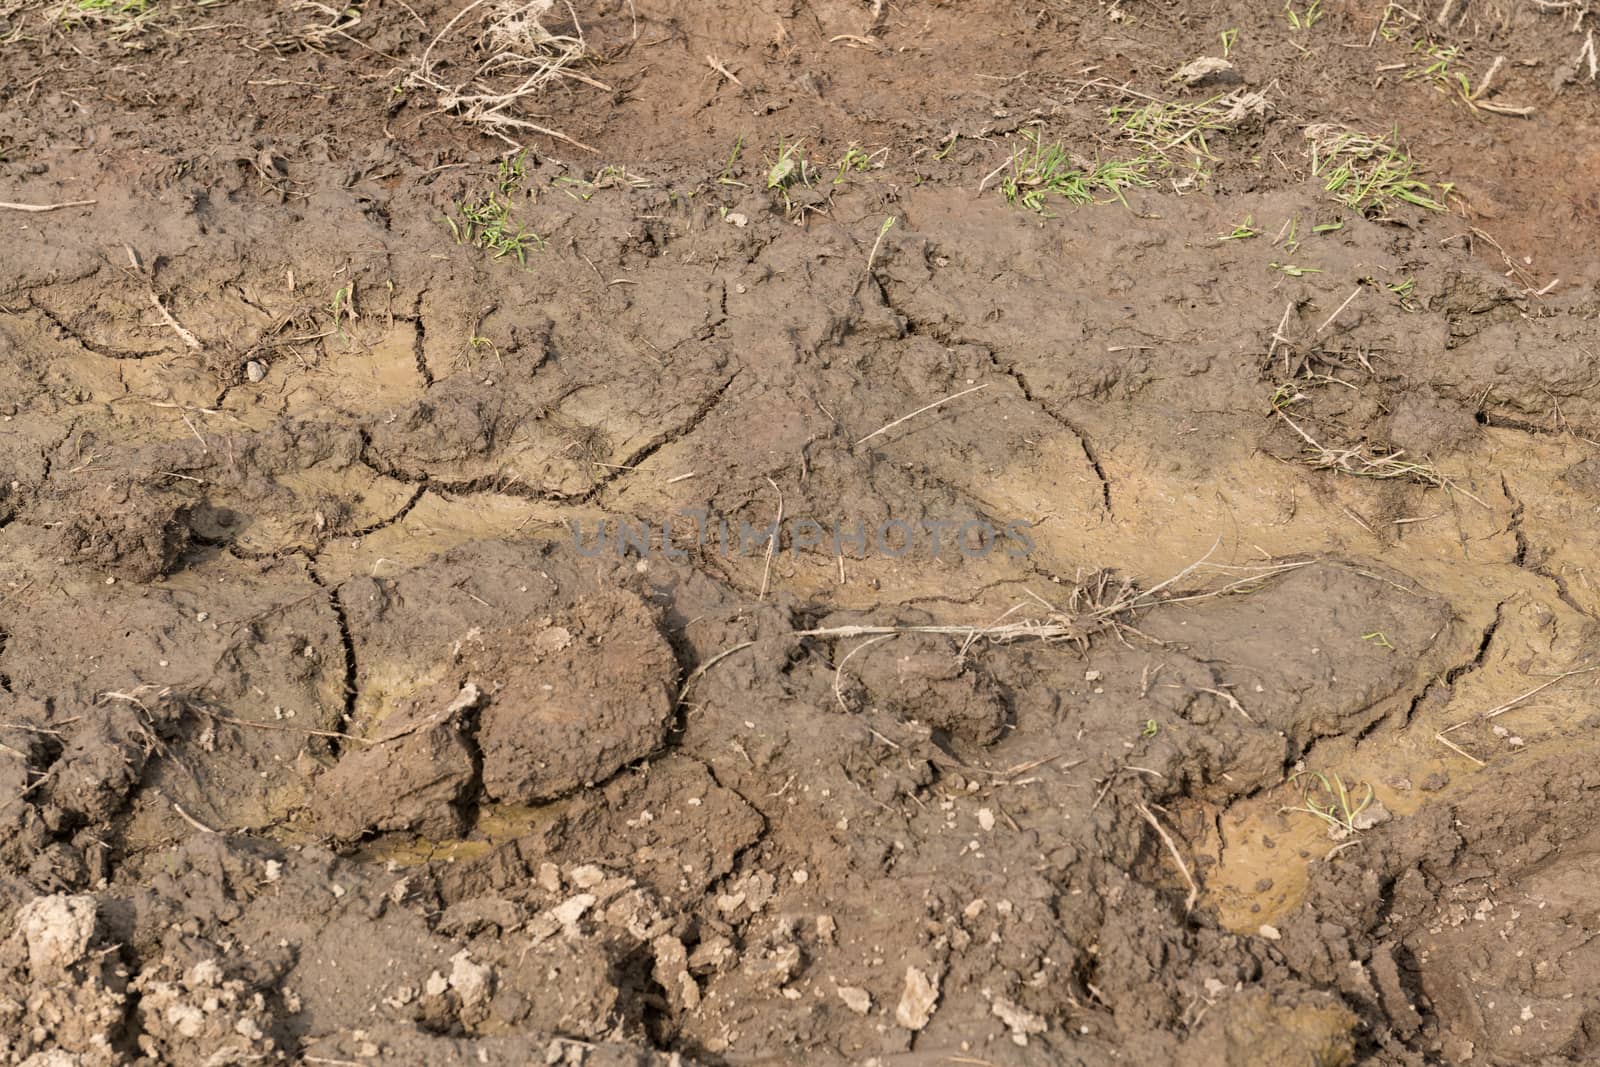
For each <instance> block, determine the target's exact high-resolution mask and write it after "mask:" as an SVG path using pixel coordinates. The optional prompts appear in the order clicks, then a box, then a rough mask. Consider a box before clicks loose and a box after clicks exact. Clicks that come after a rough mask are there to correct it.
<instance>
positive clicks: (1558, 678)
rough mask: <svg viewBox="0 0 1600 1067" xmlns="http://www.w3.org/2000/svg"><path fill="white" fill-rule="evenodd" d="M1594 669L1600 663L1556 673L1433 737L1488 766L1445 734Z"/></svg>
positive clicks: (1596, 669) (1512, 706) (1496, 713)
mask: <svg viewBox="0 0 1600 1067" xmlns="http://www.w3.org/2000/svg"><path fill="white" fill-rule="evenodd" d="M1594 671H1600V663H1595V664H1591V665H1589V666H1587V667H1579V668H1578V669H1577V670H1572V671H1565V672H1563V673H1561V674H1558V675H1556V676H1555V677H1554V678H1551V679H1550V680H1549V681H1547V682H1544V683H1543V684H1541V685H1536V686H1534V687H1533V688H1532V689H1530V690H1528V691H1527V692H1526V693H1523V694H1522V695H1521V696H1519V697H1513V698H1512V699H1510V700H1508V701H1506V702H1505V703H1504V704H1501V705H1500V706H1499V707H1497V708H1492V709H1490V710H1489V711H1486V712H1484V713H1483V714H1482V715H1479V716H1477V717H1476V718H1473V719H1463V720H1461V721H1460V722H1458V723H1456V724H1455V725H1454V726H1446V727H1445V728H1444V729H1443V730H1440V731H1439V732H1438V733H1436V734H1434V735H1433V739H1434V740H1435V741H1437V742H1439V743H1440V744H1441V745H1444V746H1445V747H1446V748H1448V749H1450V750H1451V751H1453V752H1455V753H1456V754H1457V755H1461V756H1465V757H1466V758H1467V759H1469V760H1471V761H1472V762H1473V763H1476V764H1477V765H1478V766H1480V767H1487V766H1488V764H1487V763H1485V762H1484V761H1483V760H1481V759H1479V758H1478V757H1477V756H1474V755H1472V754H1471V753H1470V752H1468V751H1467V750H1466V749H1464V748H1462V747H1461V746H1460V745H1457V744H1456V743H1455V742H1453V741H1451V740H1450V739H1449V738H1447V737H1445V734H1449V733H1454V732H1455V731H1457V730H1459V729H1461V728H1462V727H1463V726H1470V725H1472V724H1473V723H1474V722H1488V721H1489V720H1490V719H1494V718H1498V717H1499V716H1501V715H1504V714H1505V713H1506V712H1508V711H1511V710H1512V709H1514V708H1516V707H1517V706H1519V705H1520V704H1521V703H1522V702H1523V701H1525V700H1528V699H1530V698H1532V697H1536V696H1538V695H1539V694H1540V693H1542V692H1544V691H1545V690H1546V689H1549V688H1550V687H1551V686H1553V685H1555V684H1557V683H1558V682H1564V681H1566V680H1567V679H1568V678H1573V677H1576V676H1577V675H1580V674H1590V673H1592V672H1594Z"/></svg>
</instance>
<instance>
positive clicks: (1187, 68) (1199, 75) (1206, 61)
mask: <svg viewBox="0 0 1600 1067" xmlns="http://www.w3.org/2000/svg"><path fill="white" fill-rule="evenodd" d="M1172 80H1173V81H1175V82H1182V83H1183V84H1184V85H1185V86H1187V87H1189V88H1191V89H1192V88H1194V87H1195V86H1199V85H1223V84H1228V85H1237V84H1238V83H1239V82H1240V81H1242V79H1241V78H1240V77H1239V72H1238V71H1236V70H1234V69H1233V64H1232V63H1230V62H1228V61H1227V60H1226V59H1222V58H1220V57H1218V56H1201V57H1200V58H1199V59H1194V60H1190V61H1189V62H1188V63H1185V64H1184V65H1183V66H1181V67H1179V68H1178V72H1177V73H1176V74H1174V75H1173V76H1172Z"/></svg>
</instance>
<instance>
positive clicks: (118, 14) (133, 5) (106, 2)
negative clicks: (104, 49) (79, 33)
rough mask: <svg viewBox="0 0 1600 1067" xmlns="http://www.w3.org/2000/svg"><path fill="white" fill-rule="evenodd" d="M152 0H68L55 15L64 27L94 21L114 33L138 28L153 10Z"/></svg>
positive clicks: (125, 33)
mask: <svg viewBox="0 0 1600 1067" xmlns="http://www.w3.org/2000/svg"><path fill="white" fill-rule="evenodd" d="M154 9H155V0H67V2H66V3H64V4H62V5H61V8H60V9H59V15H58V18H59V19H60V21H61V25H62V26H64V27H66V28H67V29H77V28H78V27H80V26H85V25H89V24H93V25H95V26H98V27H100V28H102V29H104V30H105V31H106V32H107V33H108V34H110V35H111V36H113V37H125V36H128V35H129V34H132V33H135V32H137V31H138V30H139V29H140V28H141V27H142V26H143V24H144V21H145V20H146V19H147V18H149V17H150V15H151V14H153V13H154Z"/></svg>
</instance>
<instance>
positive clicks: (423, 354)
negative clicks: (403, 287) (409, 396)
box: [411, 288, 433, 389]
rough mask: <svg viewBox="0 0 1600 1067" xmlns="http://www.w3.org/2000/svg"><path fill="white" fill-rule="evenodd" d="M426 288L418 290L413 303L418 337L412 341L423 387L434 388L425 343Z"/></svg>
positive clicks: (413, 315) (412, 317) (426, 330)
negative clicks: (424, 313)
mask: <svg viewBox="0 0 1600 1067" xmlns="http://www.w3.org/2000/svg"><path fill="white" fill-rule="evenodd" d="M427 292H428V290H427V289H426V288H423V289H420V290H418V291H417V298H416V300H415V301H413V302H412V305H411V325H412V328H413V329H415V330H416V337H415V339H414V340H413V341H412V342H411V352H412V354H413V355H414V356H415V357H416V360H417V373H418V374H420V375H422V387H423V388H424V389H431V388H433V372H432V371H431V370H429V369H428V356H427V351H426V348H425V344H426V341H427V337H428V328H427V327H426V326H425V325H423V322H422V298H423V297H424V296H426V295H427Z"/></svg>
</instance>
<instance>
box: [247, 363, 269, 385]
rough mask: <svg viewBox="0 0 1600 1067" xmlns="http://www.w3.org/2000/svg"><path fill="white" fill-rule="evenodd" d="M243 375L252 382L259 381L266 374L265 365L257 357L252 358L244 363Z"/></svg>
mask: <svg viewBox="0 0 1600 1067" xmlns="http://www.w3.org/2000/svg"><path fill="white" fill-rule="evenodd" d="M244 375H245V377H246V378H249V379H250V380H251V381H252V382H259V381H261V380H262V379H264V378H265V377H266V376H267V365H266V364H265V363H263V362H261V361H260V360H259V359H252V360H251V361H250V362H248V363H246V364H245V365H244Z"/></svg>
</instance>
